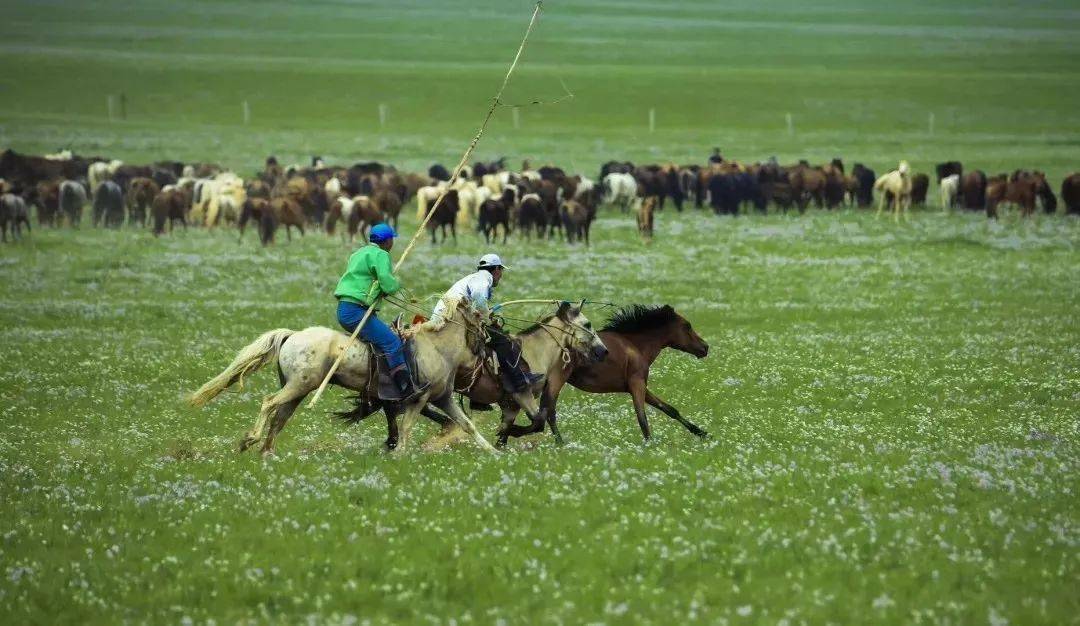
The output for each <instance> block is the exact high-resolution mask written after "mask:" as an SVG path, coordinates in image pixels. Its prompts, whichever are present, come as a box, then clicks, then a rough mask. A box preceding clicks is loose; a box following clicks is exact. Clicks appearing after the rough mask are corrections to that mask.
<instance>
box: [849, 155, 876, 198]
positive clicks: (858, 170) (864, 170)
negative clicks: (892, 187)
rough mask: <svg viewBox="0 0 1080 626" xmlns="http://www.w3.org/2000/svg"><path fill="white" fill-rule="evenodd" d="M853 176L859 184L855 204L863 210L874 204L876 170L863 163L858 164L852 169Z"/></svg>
mask: <svg viewBox="0 0 1080 626" xmlns="http://www.w3.org/2000/svg"><path fill="white" fill-rule="evenodd" d="M851 175H852V176H854V177H855V180H856V182H857V183H858V190H857V191H856V192H855V203H856V204H857V205H858V206H859V207H862V208H866V207H868V206H870V205H872V204H874V183H875V182H876V181H877V176H876V175H875V174H874V170H872V169H870V168H868V167H866V166H865V165H863V164H862V163H856V164H855V166H854V167H852V168H851Z"/></svg>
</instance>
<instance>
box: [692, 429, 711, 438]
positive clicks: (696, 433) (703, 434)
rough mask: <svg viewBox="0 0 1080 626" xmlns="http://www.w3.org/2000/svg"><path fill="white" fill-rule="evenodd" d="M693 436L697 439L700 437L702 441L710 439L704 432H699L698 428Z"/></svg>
mask: <svg viewBox="0 0 1080 626" xmlns="http://www.w3.org/2000/svg"><path fill="white" fill-rule="evenodd" d="M694 434H695V435H697V436H698V437H701V438H702V439H709V438H711V437H712V435H710V434H709V433H707V432H705V431H704V430H701V429H700V428H699V429H698V430H697V431H696V432H695V433H694Z"/></svg>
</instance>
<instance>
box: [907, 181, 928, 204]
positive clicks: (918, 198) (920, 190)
mask: <svg viewBox="0 0 1080 626" xmlns="http://www.w3.org/2000/svg"><path fill="white" fill-rule="evenodd" d="M929 190H930V177H929V176H927V175H926V174H914V175H912V177H911V204H913V205H917V206H926V193H927V192H928V191H929Z"/></svg>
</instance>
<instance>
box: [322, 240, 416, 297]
mask: <svg viewBox="0 0 1080 626" xmlns="http://www.w3.org/2000/svg"><path fill="white" fill-rule="evenodd" d="M399 289H401V283H399V282H398V279H397V278H394V271H393V268H392V266H391V264H390V253H389V252H387V251H386V250H383V249H382V248H380V247H379V246H377V245H375V244H373V243H372V244H368V245H366V246H364V247H362V248H360V249H359V250H357V251H356V252H353V253H352V256H350V257H349V266H348V267H347V268H346V269H345V274H344V275H342V277H341V280H339V281H338V284H337V289H335V290H334V295H335V296H337V298H338V299H339V300H345V301H348V302H355V303H356V304H362V305H364V306H371V305H372V304H374V303H375V301H376V300H378V298H379V296H380V295H382V294H388V295H389V294H393V293H397V291H398V290H399Z"/></svg>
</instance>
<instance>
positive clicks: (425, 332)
mask: <svg viewBox="0 0 1080 626" xmlns="http://www.w3.org/2000/svg"><path fill="white" fill-rule="evenodd" d="M451 304H452V305H453V306H452V307H451V308H450V309H449V310H451V311H453V313H452V314H451V315H450V316H449V319H448V320H445V321H441V322H440V321H431V322H426V323H424V324H422V325H421V326H419V327H418V328H417V329H416V330H415V331H413V334H412V337H413V346H412V349H413V351H414V354H416V362H417V365H418V369H419V371H418V372H417V374H418V376H419V377H420V379H421V380H424V381H425V382H427V383H429V387H428V388H427V390H426V391H424V393H422V394H421V395H420V397H418V398H417V399H416V400H415V401H413V402H412V403H411V404H408V405H406V406H401V403H393V404H388V405H386V408H385V410H384V413H385V414H386V425H387V430H388V434H387V439H386V447H387V448H388V449H390V450H394V449H397V450H404V449H405V448H406V447H407V445H408V440H409V436H410V433H411V431H412V427H413V425H414V424H415V422H416V418H417V416H419V415H420V411H421V410H422V409H423V408H424V406H425V405H426V404H427V403H428V402H431V403H432V404H433V405H435V406H436V407H437V408H438V409H439V410H441V411H442V412H443V413H445V414H446V415H449V416H450V419H451V420H453V421H454V422H455V423H457V424H458V425H460V426H461V427H462V428H464V429H465V431H466V432H467V433H468V434H469V435H470V436H471V437H472V439H473V441H475V442H476V443H477V445H479V446H480V447H481V448H482V449H484V450H489V451H494V448H493V447H492V446H491V444H489V443H488V442H487V440H485V439H484V438H483V436H481V435H480V432H479V431H477V429H476V426H475V425H473V423H472V421H471V420H469V418H468V416H466V415H465V414H464V413H463V412H462V411H461V409H460V408H458V406H457V404H455V403H454V401H453V397H452V396H453V391H454V382H455V380H456V379H457V376H458V374H459V372H462V371H470V368H475V366H476V361H477V354H479V353H480V352H481V347H482V345H483V342H484V336H483V329H482V324H481V323H482V319H481V317H480V314H479V313H477V312H475V311H474V310H473V309H472V307H471V306H470V305H469V304H468V302H467V301H465V300H460V301H457V302H453V303H451ZM342 353H344V354H345V357H344V358H343V359H342V361H341V366H340V367H339V368H338V370H337V372H336V373H335V374H334V377H333V379H331V382H333V383H334V384H335V385H338V386H341V387H344V388H346V389H351V390H353V391H358V392H360V393H361V394H367V393H369V392H368V389H369V388H370V386H371V383H372V378H373V372H372V371H371V365H372V357H371V350H370V348H368V346H367V344H365V343H364V342H360V341H350V338H349V335H347V334H345V333H343V332H341V331H337V330H331V329H329V328H323V327H319V326H315V327H312V328H307V329H305V330H301V331H294V330H289V329H287V328H279V329H277V330H271V331H269V332H266V333H263V334H262V335H261V336H260V337H259V338H258V339H256V340H255V341H253V342H252V343H251V344H249V345H248V346H246V347H244V348H243V349H242V350H240V352H239V353H238V354H237V355H236V358H234V359H233V362H232V363H231V364H229V366H228V367H227V368H225V370H224V371H222V372H221V373H220V374H218V375H217V376H215V377H214V378H213V379H211V380H210V381H209V382H207V383H206V384H205V385H203V386H202V387H201V388H199V390H198V391H196V392H195V393H194V394H193V395H192V397H191V400H190V401H191V404H193V405H195V406H203V405H205V404H206V403H207V402H209V401H210V400H212V399H214V398H215V397H216V396H217V395H218V394H220V393H221V392H223V391H225V390H226V389H228V388H229V387H231V386H232V385H234V384H236V383H242V382H243V379H244V377H246V376H248V375H249V374H252V373H254V372H255V371H256V370H258V369H259V368H261V367H263V366H265V365H268V364H270V363H272V362H274V361H277V370H278V379H279V380H280V381H281V389H280V390H279V391H278V392H277V393H274V394H271V395H269V396H267V397H266V398H264V399H263V403H262V409H261V410H260V412H259V419H258V420H257V421H256V422H255V424H254V425H253V426H252V427H251V430H249V431H248V432H247V435H246V436H245V437H244V439H243V440H242V441H241V442H240V451H241V452H243V451H244V450H246V449H248V448H249V447H251V446H252V445H253V444H255V443H258V442H259V441H260V440H261V441H262V442H263V446H262V451H263V453H264V454H270V453H273V451H274V440H275V439H276V438H277V435H278V433H280V432H281V430H282V429H283V428H285V424H286V423H287V422H288V421H289V418H290V417H292V414H293V413H294V412H295V411H296V409H297V407H299V406H300V403H301V402H302V401H303V400H304V398H305V397H307V395H308V394H309V393H311V392H312V391H315V389H316V388H317V387H318V386H319V384H320V383H321V382H322V380H323V378H325V377H326V374H327V373H329V371H330V367H331V365H332V364H333V363H334V361H335V360H336V359H337V357H338V356H339V355H341V354H342ZM403 412H404V417H403V418H402V424H401V435H400V441H399V437H398V424H397V416H398V415H400V414H401V413H403ZM264 431H265V432H264Z"/></svg>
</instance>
